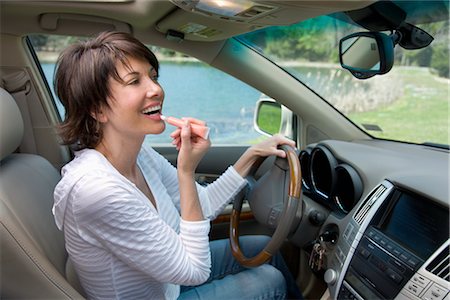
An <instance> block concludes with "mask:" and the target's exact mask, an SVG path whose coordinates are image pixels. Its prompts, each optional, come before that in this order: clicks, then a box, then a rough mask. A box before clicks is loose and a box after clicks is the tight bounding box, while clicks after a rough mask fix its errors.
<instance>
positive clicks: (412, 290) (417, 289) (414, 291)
mask: <svg viewBox="0 0 450 300" xmlns="http://www.w3.org/2000/svg"><path fill="white" fill-rule="evenodd" d="M406 289H407V290H408V291H409V292H410V293H411V294H414V295H416V296H419V294H420V293H421V292H422V291H423V287H420V286H418V285H417V284H414V283H411V282H410V283H408V285H407V286H406Z"/></svg>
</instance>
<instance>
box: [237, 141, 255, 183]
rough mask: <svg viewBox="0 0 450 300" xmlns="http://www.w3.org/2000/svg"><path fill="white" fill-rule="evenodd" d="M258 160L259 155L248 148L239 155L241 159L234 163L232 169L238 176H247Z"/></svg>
mask: <svg viewBox="0 0 450 300" xmlns="http://www.w3.org/2000/svg"><path fill="white" fill-rule="evenodd" d="M258 158H259V155H258V154H257V153H256V151H255V149H254V148H253V147H250V148H248V149H247V150H246V151H245V152H244V153H243V154H242V155H241V157H240V158H239V159H238V160H237V161H236V163H235V164H234V165H233V167H234V169H235V170H236V172H238V173H239V175H241V176H242V177H245V176H247V175H248V173H249V171H250V169H251V168H252V166H253V165H254V164H255V162H256V161H257V160H258Z"/></svg>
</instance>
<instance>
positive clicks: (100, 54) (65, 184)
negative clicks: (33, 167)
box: [53, 32, 295, 299]
mask: <svg viewBox="0 0 450 300" xmlns="http://www.w3.org/2000/svg"><path fill="white" fill-rule="evenodd" d="M158 68H159V64H158V60H157V59H156V57H155V56H154V54H153V53H152V52H151V51H150V50H149V49H148V48H147V47H145V46H144V45H143V44H142V43H140V42H139V41H138V40H137V39H135V38H133V37H132V36H130V35H128V34H125V33H118V32H105V33H101V34H100V35H99V36H97V37H96V38H94V39H92V40H89V41H87V42H84V43H79V44H76V45H73V46H70V47H69V48H68V49H66V50H65V51H64V52H63V53H62V54H61V56H60V58H59V59H58V62H57V70H56V74H55V90H56V92H57V94H58V97H59V98H60V100H61V101H62V103H63V105H64V107H65V109H66V119H65V120H64V122H63V123H62V125H61V128H60V129H61V131H60V134H61V137H62V139H63V142H64V143H65V144H68V145H71V144H76V145H77V147H78V151H76V152H75V159H74V160H73V161H71V162H70V163H68V164H67V165H66V166H65V167H64V168H63V170H62V179H61V181H60V182H59V184H58V185H57V187H56V188H55V195H54V196H55V204H54V207H53V213H54V215H55V221H56V224H57V226H58V228H60V229H61V230H63V231H64V234H65V239H66V248H67V251H68V253H69V255H70V257H71V259H72V261H73V263H74V266H75V269H76V271H77V274H78V276H79V278H80V281H81V284H82V286H83V288H84V289H85V291H86V293H87V295H88V297H89V298H95V299H97V298H98V299H112V298H119V299H149V298H152V299H176V298H178V297H180V298H191V297H193V298H195V297H210V296H213V295H217V294H218V293H220V294H218V295H220V296H222V297H225V298H228V299H231V298H236V297H239V296H242V295H241V294H239V293H240V292H241V291H238V293H236V290H234V289H229V288H228V289H226V288H225V289H224V287H225V285H230V284H233V282H234V283H236V284H237V283H241V284H242V283H246V292H248V295H245V296H248V297H249V298H258V297H260V298H266V299H268V298H283V297H284V296H285V295H286V285H291V286H292V285H294V286H295V284H293V283H292V278H290V277H289V275H288V271H287V270H286V266H285V265H284V263H283V262H282V259H281V258H280V256H279V255H278V256H277V257H276V258H274V259H273V260H272V264H274V265H277V267H278V268H279V269H276V268H274V267H273V266H271V265H264V266H261V267H259V268H256V269H254V270H245V269H244V268H242V267H240V266H239V265H238V264H237V263H236V262H235V261H234V260H233V258H232V257H231V255H230V254H229V253H230V252H229V246H228V243H225V242H223V241H219V242H212V243H211V246H210V242H209V240H208V233H209V230H210V220H212V219H214V218H215V217H216V216H217V214H219V213H220V211H221V210H222V209H223V208H224V207H225V206H226V205H227V203H228V202H229V201H230V200H231V199H233V197H234V196H235V195H236V194H237V193H238V192H239V191H240V190H241V189H242V187H243V186H244V185H245V184H246V181H245V179H244V178H243V177H245V176H246V175H247V173H248V171H249V169H250V167H251V166H252V164H253V162H254V161H255V160H256V159H257V158H258V157H260V156H268V155H278V156H282V157H284V156H285V153H284V152H283V151H281V150H279V149H277V146H278V145H280V144H289V145H291V146H294V143H293V142H292V141H290V140H288V139H286V138H284V137H281V136H275V137H273V138H270V139H268V140H266V141H264V142H262V143H260V144H258V145H255V146H252V147H250V148H249V149H248V150H247V151H246V152H245V153H244V154H243V155H242V157H240V159H239V160H238V161H237V162H236V163H235V164H234V166H230V167H229V168H228V170H226V172H225V173H224V174H222V175H221V177H220V178H219V179H218V180H217V181H216V182H214V183H212V184H210V185H209V186H208V187H206V188H205V187H201V186H199V185H197V184H196V183H195V180H194V174H195V169H196V167H197V165H198V163H199V161H200V160H201V158H202V157H203V155H204V154H205V152H206V151H207V150H208V148H209V146H210V141H209V140H208V139H203V138H201V137H199V136H196V135H194V134H192V133H191V130H190V123H191V122H196V123H202V122H200V121H197V120H193V119H185V124H184V126H183V127H182V128H179V129H177V130H175V131H174V132H173V133H172V134H171V137H172V138H173V144H174V145H175V146H176V147H177V150H178V151H179V153H178V158H177V168H174V167H173V166H172V165H171V164H170V163H169V162H168V161H167V160H166V159H165V158H163V157H162V156H161V155H159V154H158V153H157V152H156V151H154V150H153V149H152V148H150V147H146V146H143V141H144V138H145V136H146V135H147V134H160V133H162V132H163V131H164V129H165V123H164V122H163V121H162V120H161V112H162V107H163V101H164V91H163V89H162V88H161V86H160V85H159V83H158ZM264 242H265V240H264V239H262V238H258V237H248V238H244V239H243V243H244V245H243V246H242V248H243V249H244V251H245V249H247V250H248V251H250V252H259V251H260V250H261V249H262V247H263V246H264ZM211 251H212V253H211ZM211 257H212V258H213V259H212V260H213V261H212V262H211ZM211 269H212V270H213V271H212V272H211ZM280 271H281V272H280ZM282 272H283V273H284V276H283V274H282ZM258 278H264V280H262V279H261V280H259V279H258ZM256 279H258V280H256ZM205 282H206V283H205ZM192 286H194V287H192ZM180 287H181V288H180ZM247 290H248V291H247ZM180 291H181V293H180ZM216 299H217V298H216Z"/></svg>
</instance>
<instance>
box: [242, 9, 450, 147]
mask: <svg viewBox="0 0 450 300" xmlns="http://www.w3.org/2000/svg"><path fill="white" fill-rule="evenodd" d="M421 2H426V3H424V4H421ZM399 5H401V6H402V8H403V9H404V10H405V11H406V12H407V19H406V21H407V22H411V23H413V24H414V25H416V26H418V27H420V28H421V29H423V30H425V31H426V32H428V33H429V34H430V35H432V36H433V37H434V40H433V42H432V43H431V44H430V45H429V46H428V47H425V48H422V49H419V50H405V49H403V48H401V47H400V46H399V45H397V46H396V47H395V50H394V51H395V61H394V66H393V68H392V70H391V71H390V72H389V73H387V74H384V75H377V76H374V77H372V78H369V79H365V80H360V79H356V78H354V77H353V76H352V75H351V74H350V73H349V71H347V70H345V69H343V68H342V67H341V66H340V65H339V53H338V52H339V49H338V48H339V40H340V39H341V38H343V37H344V36H346V35H348V34H351V33H353V32H361V31H367V30H365V29H363V28H362V27H360V26H358V25H357V24H356V23H353V22H347V21H343V20H345V19H348V18H347V17H345V15H343V14H333V15H329V16H321V17H317V18H314V19H309V20H306V21H303V22H300V23H297V24H294V25H290V26H277V27H269V28H265V29H262V30H259V31H256V32H252V33H248V34H245V35H242V36H240V37H239V39H240V40H241V41H242V42H244V43H246V44H248V45H249V46H251V47H252V48H254V49H255V50H256V51H258V52H260V53H261V54H262V55H264V56H266V57H268V58H269V59H271V60H272V61H273V62H274V63H276V64H278V65H279V66H280V67H281V68H284V69H285V70H286V71H287V72H289V73H290V74H292V75H293V76H295V77H296V78H297V79H298V80H300V81H301V82H303V83H304V84H305V85H307V86H308V87H309V88H310V89H312V90H314V91H315V92H316V93H317V94H318V95H320V96H321V97H322V98H323V99H324V100H326V101H327V102H329V103H330V104H331V105H332V106H334V107H335V108H336V109H337V110H339V111H340V112H341V113H342V114H344V115H345V116H346V117H347V118H348V119H350V120H351V121H352V122H353V123H355V124H356V125H357V126H359V127H360V128H361V129H362V130H364V131H365V132H367V133H368V134H370V135H371V136H373V137H376V138H382V139H390V140H397V141H403V142H411V143H433V144H443V145H448V144H449V87H450V81H449V48H448V47H449V44H450V40H449V17H448V16H449V15H448V2H428V1H420V2H419V1H408V2H399ZM420 5H426V9H423V7H418V6H420ZM433 5H434V6H433ZM433 8H435V9H436V10H437V11H438V12H439V13H436V11H434V12H433ZM443 15H444V16H445V17H444V18H442V16H443ZM433 18H434V19H433ZM436 19H438V20H436Z"/></svg>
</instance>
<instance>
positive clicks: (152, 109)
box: [142, 105, 161, 114]
mask: <svg viewBox="0 0 450 300" xmlns="http://www.w3.org/2000/svg"><path fill="white" fill-rule="evenodd" d="M160 109H161V105H156V106H152V107H149V108H146V109H144V110H143V111H142V113H143V114H149V113H152V112H156V111H158V110H160Z"/></svg>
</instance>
